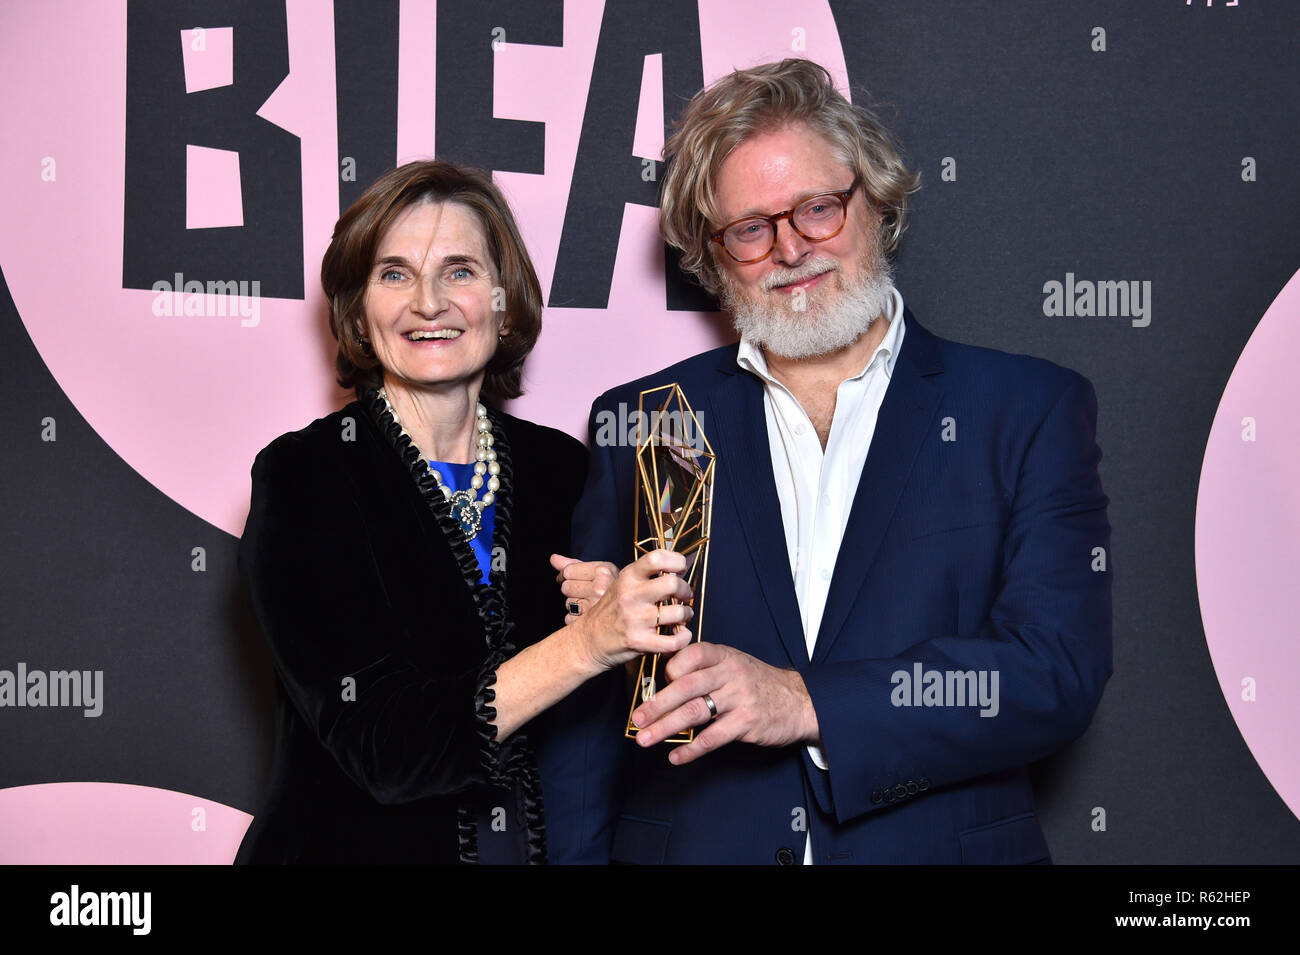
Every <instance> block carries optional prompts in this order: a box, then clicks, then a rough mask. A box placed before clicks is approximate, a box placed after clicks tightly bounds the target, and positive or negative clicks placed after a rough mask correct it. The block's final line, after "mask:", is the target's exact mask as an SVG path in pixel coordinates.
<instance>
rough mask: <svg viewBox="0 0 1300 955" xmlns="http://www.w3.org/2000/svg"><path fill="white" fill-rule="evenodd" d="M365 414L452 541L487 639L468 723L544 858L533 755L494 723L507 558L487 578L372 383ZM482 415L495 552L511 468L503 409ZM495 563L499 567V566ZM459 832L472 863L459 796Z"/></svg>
mask: <svg viewBox="0 0 1300 955" xmlns="http://www.w3.org/2000/svg"><path fill="white" fill-rule="evenodd" d="M362 404H363V405H364V406H365V408H366V410H367V412H368V413H369V414H370V417H371V419H372V420H373V421H374V422H375V424H376V426H377V427H378V428H379V431H380V433H381V434H383V436H384V437H385V439H387V441H388V443H389V444H391V445H392V447H393V449H394V450H395V451H396V452H397V455H398V457H399V458H400V460H401V461H402V463H403V464H404V465H406V467H407V468H408V469H409V470H410V472H411V477H412V478H413V479H414V480H415V484H416V486H417V487H418V488H419V490H420V496H421V497H422V498H423V499H424V502H425V504H426V505H428V507H429V511H430V512H431V513H432V514H433V516H434V519H435V520H436V521H437V523H438V526H439V528H440V529H441V530H442V533H443V536H444V537H446V539H447V542H448V544H449V545H450V546H451V552H452V555H453V556H454V557H455V559H456V563H457V566H458V567H459V569H460V572H461V576H462V577H464V579H465V586H466V588H467V589H468V590H469V592H470V595H471V596H472V598H473V600H474V607H475V609H476V610H477V611H478V615H479V619H480V620H481V621H482V622H483V631H484V634H485V637H486V641H487V657H486V659H485V660H484V661H483V666H482V667H481V669H480V670H479V676H478V681H477V683H476V685H475V693H474V724H475V732H476V734H477V737H478V753H479V764H480V766H481V767H482V769H483V771H484V776H485V778H486V780H487V781H488V782H489V783H492V784H493V785H497V786H503V787H505V788H508V789H510V790H511V791H515V790H516V786H517V787H518V791H519V792H520V793H521V805H520V807H519V809H520V816H521V817H522V819H523V821H524V825H525V827H526V833H525V836H526V842H527V847H528V850H527V851H528V863H529V864H530V865H540V864H542V863H544V862H545V861H546V831H545V826H544V822H543V812H542V787H541V780H540V778H539V776H538V772H537V759H536V757H535V755H534V753H533V749H532V746H531V745H530V744H529V742H528V739H527V738H526V736H525V735H524V734H523V733H516V734H515V735H514V736H513V737H512V738H511V739H510V740H509V742H508V743H507V744H506V746H505V747H503V746H502V745H501V743H499V742H498V741H497V738H496V735H497V728H496V726H495V725H494V724H493V723H492V720H494V719H495V718H496V715H497V714H496V708H495V707H494V706H493V705H492V704H493V702H494V701H495V700H496V689H495V684H496V679H497V674H496V671H497V668H498V667H499V666H501V664H502V663H504V662H505V661H506V660H507V659H509V658H510V657H511V656H513V655H514V653H515V650H516V647H515V645H514V644H513V643H512V642H511V639H510V634H511V631H512V630H513V629H514V622H513V621H512V620H511V619H510V613H509V607H508V606H507V603H506V570H505V569H504V568H506V567H508V566H509V561H508V560H504V561H497V560H493V561H492V567H491V569H490V570H489V572H488V581H489V583H488V584H487V585H485V584H484V583H483V582H482V580H481V571H480V569H479V565H478V559H477V558H476V557H475V556H474V551H473V549H472V548H471V547H470V545H469V542H468V541H467V540H465V536H464V534H463V533H462V532H461V529H460V525H459V524H458V523H457V522H456V520H455V519H454V518H453V517H452V515H451V505H450V503H449V502H448V501H447V499H446V497H444V495H443V493H442V489H441V488H439V487H438V484H437V482H436V481H435V480H434V478H433V475H431V474H430V473H429V470H428V468H427V467H425V466H424V462H423V460H422V459H421V457H420V452H419V449H417V448H416V447H415V444H414V443H413V442H412V441H411V439H410V437H409V436H408V435H407V434H406V433H405V432H404V431H403V430H402V428H401V426H400V425H399V424H398V423H397V421H396V419H395V418H394V417H393V415H392V414H390V413H389V411H388V409H387V408H385V407H384V401H383V399H382V398H380V397H379V392H378V391H377V390H376V389H373V388H372V389H370V390H369V391H367V392H366V394H365V398H364V400H363V402H362ZM488 418H489V420H490V421H491V422H492V437H493V439H494V444H493V449H494V450H495V451H496V453H497V464H498V465H500V468H501V473H500V479H501V487H500V489H499V490H498V491H497V493H496V498H495V503H494V507H495V508H496V512H495V517H494V522H493V523H494V526H493V532H492V545H493V548H492V550H493V553H494V554H496V553H505V554H508V553H509V551H510V509H511V502H512V497H511V493H510V489H511V488H512V487H513V486H514V473H513V470H512V468H511V462H510V442H509V440H508V438H507V436H506V431H505V427H504V425H503V422H502V419H501V415H500V413H499V412H497V411H496V409H494V408H490V407H489V408H488ZM498 568H501V569H498ZM456 815H457V822H458V837H459V842H460V861H461V862H466V863H475V862H478V826H477V822H476V817H475V812H474V807H473V806H472V805H470V804H468V803H465V802H462V803H461V804H460V805H459V806H458V807H457V813H456Z"/></svg>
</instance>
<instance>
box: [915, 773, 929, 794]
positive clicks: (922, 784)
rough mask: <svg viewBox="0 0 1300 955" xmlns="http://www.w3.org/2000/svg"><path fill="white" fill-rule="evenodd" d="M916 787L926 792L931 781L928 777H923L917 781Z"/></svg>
mask: <svg viewBox="0 0 1300 955" xmlns="http://www.w3.org/2000/svg"><path fill="white" fill-rule="evenodd" d="M916 786H917V788H918V789H920V790H921V792H925V791H926V790H927V789H929V788H930V779H929V777H928V776H922V777H921V778H920V779H918V780H917V781H916Z"/></svg>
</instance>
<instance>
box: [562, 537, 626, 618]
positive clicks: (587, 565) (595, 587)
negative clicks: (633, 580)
mask: <svg viewBox="0 0 1300 955" xmlns="http://www.w3.org/2000/svg"><path fill="white" fill-rule="evenodd" d="M551 566H552V567H554V568H555V570H556V574H555V582H556V583H557V584H559V585H560V593H562V594H564V597H565V601H564V607H565V610H566V611H568V609H569V607H570V606H571V605H572V604H573V602H574V601H575V600H576V601H577V603H578V613H572V612H566V613H565V615H564V622H565V623H566V624H570V623H573V621H575V620H577V619H578V615H579V614H581V613H582V611H583V610H584V609H587V608H590V607H592V606H594V605H595V603H596V601H598V600H599V599H600V598H601V595H602V594H604V593H605V591H606V590H608V589H609V585H610V584H612V583H613V582H614V578H615V577H617V576H618V568H617V567H615V566H614V565H613V564H611V563H610V562H609V561H607V560H592V561H582V560H577V559H575V558H573V557H564V556H562V555H561V554H552V555H551Z"/></svg>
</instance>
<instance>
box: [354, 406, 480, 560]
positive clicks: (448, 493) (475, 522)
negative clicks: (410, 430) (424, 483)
mask: <svg viewBox="0 0 1300 955" xmlns="http://www.w3.org/2000/svg"><path fill="white" fill-rule="evenodd" d="M379 397H380V398H382V399H383V402H384V409H385V410H386V411H387V412H388V413H389V414H390V415H392V416H393V421H395V422H396V423H397V427H398V428H399V429H401V432H402V434H403V435H405V436H406V439H407V440H408V441H410V442H411V445H412V446H413V447H415V449H416V450H417V451H418V450H419V445H417V444H416V443H415V439H414V438H412V437H411V436H410V435H409V434H407V433H406V429H405V428H404V427H402V421H401V419H400V418H398V417H397V410H396V409H395V408H394V407H393V405H392V402H390V401H389V400H388V395H387V393H386V392H385V390H384V389H383V388H380V389H379ZM476 414H477V417H476V418H475V424H474V426H475V433H476V434H477V436H478V437H477V439H476V441H477V447H476V448H475V449H474V476H473V477H472V478H470V480H469V490H467V491H453V490H452V489H451V488H449V487H447V485H446V484H445V483H444V482H443V480H442V475H441V474H439V473H438V470H437V468H435V467H434V466H433V462H432V461H429V460H427V461H425V462H424V466H425V468H426V469H427V470H428V472H429V474H431V475H432V476H433V480H434V483H435V484H437V485H438V489H439V490H440V491H442V496H443V498H444V499H445V500H447V501H450V502H451V516H452V517H453V518H454V519H455V520H456V522H457V523H458V524H460V530H461V533H462V534H464V535H465V540H467V541H469V540H473V539H474V538H475V537H477V536H478V532H479V531H480V530H481V529H482V527H483V509H484V508H485V507H489V506H490V505H491V504H492V502H493V501H495V500H496V492H497V491H498V490H500V488H501V478H500V474H501V465H499V464H498V463H497V453H496V452H495V451H493V450H492V444H493V440H492V422H491V421H489V420H488V416H487V408H485V407H483V402H481V401H480V402H478V407H477V409H476ZM484 475H487V481H486V483H487V491H486V492H485V493H484V495H483V497H482V498H478V491H479V488H481V487H483V485H484V480H483V478H484Z"/></svg>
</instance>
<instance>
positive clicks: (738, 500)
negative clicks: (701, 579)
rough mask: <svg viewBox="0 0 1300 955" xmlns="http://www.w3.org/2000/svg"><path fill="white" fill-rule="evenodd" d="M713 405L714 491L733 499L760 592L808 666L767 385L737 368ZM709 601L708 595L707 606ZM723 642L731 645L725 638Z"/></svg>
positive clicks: (790, 648) (795, 657) (709, 429)
mask: <svg viewBox="0 0 1300 955" xmlns="http://www.w3.org/2000/svg"><path fill="white" fill-rule="evenodd" d="M733 361H734V359H733ZM709 404H710V412H711V418H710V420H709V421H708V422H707V423H706V424H705V434H706V435H708V436H709V440H710V441H711V442H714V443H715V448H716V451H717V454H718V459H719V462H720V463H721V465H722V466H721V467H720V468H719V470H720V471H721V472H722V473H723V474H725V475H726V478H725V482H724V483H725V488H718V487H715V489H714V493H715V494H717V493H718V492H719V491H722V492H723V493H729V494H730V495H731V497H732V500H733V501H734V503H735V506H736V517H737V519H738V520H739V522H740V527H741V530H742V531H743V532H744V537H745V542H746V544H747V545H748V547H749V556H750V559H751V560H752V561H753V563H754V570H755V572H756V574H757V577H758V580H759V581H760V582H761V586H760V588H759V589H760V590H761V591H762V592H763V597H764V599H765V600H766V601H767V606H768V609H769V610H770V611H771V614H772V619H773V620H774V621H775V623H776V629H777V633H778V634H779V635H780V637H781V643H782V644H783V645H784V646H785V649H786V652H787V653H788V654H789V655H790V661H791V662H792V663H794V664H804V663H807V661H808V648H807V643H806V641H805V640H804V636H803V622H802V620H801V619H800V616H799V603H798V600H797V599H796V597H795V593H794V580H793V579H792V578H791V576H790V559H789V553H788V551H787V549H786V546H785V530H784V528H783V527H782V524H781V502H780V501H779V500H777V496H776V479H775V478H774V477H773V475H772V458H771V451H770V450H769V448H768V443H767V418H766V415H765V414H764V411H763V385H762V383H761V382H760V381H759V380H758V379H757V378H755V377H754V376H753V375H750V374H748V373H746V372H741V371H739V370H738V369H736V370H734V371H732V372H731V373H729V374H728V376H727V378H726V379H725V380H724V381H723V382H722V383H721V384H720V385H719V386H718V387H716V388H715V389H714V390H713V392H712V393H711V395H710V398H709ZM715 506H716V505H715ZM714 527H715V528H716V527H717V523H716V521H715V523H714ZM715 560H716V558H715ZM715 572H716V571H715ZM708 599H709V597H708V593H707V592H706V593H705V595H704V600H705V603H706V606H707V602H708ZM721 642H727V641H726V640H725V638H722V639H721Z"/></svg>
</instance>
